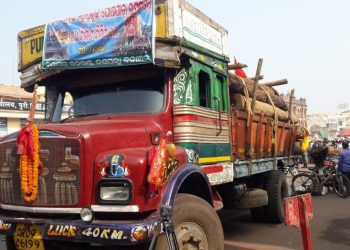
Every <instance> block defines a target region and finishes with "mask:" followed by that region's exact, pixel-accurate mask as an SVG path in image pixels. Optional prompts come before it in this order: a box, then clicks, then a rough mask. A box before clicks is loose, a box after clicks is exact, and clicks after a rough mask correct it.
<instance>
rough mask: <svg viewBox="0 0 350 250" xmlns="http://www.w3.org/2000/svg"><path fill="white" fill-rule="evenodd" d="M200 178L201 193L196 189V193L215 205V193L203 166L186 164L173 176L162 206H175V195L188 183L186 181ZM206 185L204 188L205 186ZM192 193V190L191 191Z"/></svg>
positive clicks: (165, 192)
mask: <svg viewBox="0 0 350 250" xmlns="http://www.w3.org/2000/svg"><path fill="white" fill-rule="evenodd" d="M189 180H200V182H198V183H197V185H198V188H201V195H197V194H196V193H195V190H194V192H193V193H194V194H195V195H197V196H199V197H201V198H203V199H204V200H206V201H207V202H208V203H209V204H210V205H212V206H213V194H212V191H211V185H210V183H209V180H208V177H207V176H206V174H205V173H204V172H203V170H202V168H200V167H199V166H197V165H193V164H185V165H183V166H182V167H181V168H179V170H178V171H177V172H176V173H175V174H174V175H173V176H172V177H171V179H170V180H169V182H168V185H167V186H166V188H165V191H164V195H163V198H162V201H161V203H160V206H162V205H168V206H173V203H174V200H175V196H176V194H177V193H179V191H180V192H181V189H182V188H183V187H184V185H186V181H189ZM203 187H204V188H203ZM189 193H191V192H189Z"/></svg>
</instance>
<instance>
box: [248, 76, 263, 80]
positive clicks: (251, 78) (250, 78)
mask: <svg viewBox="0 0 350 250" xmlns="http://www.w3.org/2000/svg"><path fill="white" fill-rule="evenodd" d="M245 79H249V80H253V81H255V77H248V78H245ZM258 79H259V80H262V79H264V76H263V75H260V76H259V78H258Z"/></svg>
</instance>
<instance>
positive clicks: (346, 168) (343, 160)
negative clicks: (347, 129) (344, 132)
mask: <svg viewBox="0 0 350 250" xmlns="http://www.w3.org/2000/svg"><path fill="white" fill-rule="evenodd" d="M342 147H343V151H341V152H340V155H339V161H338V171H339V172H341V173H343V174H345V175H346V176H347V177H349V178H350V149H349V142H348V141H343V143H342Z"/></svg>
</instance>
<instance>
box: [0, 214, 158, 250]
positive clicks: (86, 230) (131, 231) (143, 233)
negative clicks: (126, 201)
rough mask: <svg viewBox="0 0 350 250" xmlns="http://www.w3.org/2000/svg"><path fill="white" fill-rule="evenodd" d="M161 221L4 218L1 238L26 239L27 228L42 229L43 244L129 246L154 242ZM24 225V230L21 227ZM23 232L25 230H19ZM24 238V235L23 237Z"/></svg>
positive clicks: (1, 222)
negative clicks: (68, 243) (47, 241)
mask: <svg viewBox="0 0 350 250" xmlns="http://www.w3.org/2000/svg"><path fill="white" fill-rule="evenodd" d="M158 223H159V218H148V219H144V220H140V221H92V222H83V221H82V220H44V219H36V218H13V217H5V216H0V234H5V235H16V234H17V236H19V237H21V236H25V234H26V232H23V225H24V228H28V230H31V228H32V227H33V226H35V227H33V228H39V230H38V231H39V232H40V234H41V239H42V240H63V241H75V242H84V243H92V244H101V245H129V244H141V243H145V242H147V241H150V240H151V239H152V237H153V235H154V233H155V229H156V226H157V224H158ZM19 225H20V227H18V226H19ZM18 228H21V230H22V231H21V230H18ZM20 234H23V235H20Z"/></svg>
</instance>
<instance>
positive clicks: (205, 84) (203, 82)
mask: <svg viewBox="0 0 350 250" xmlns="http://www.w3.org/2000/svg"><path fill="white" fill-rule="evenodd" d="M198 83H199V106H201V107H207V108H210V77H209V75H208V74H207V73H206V72H203V71H200V72H199V74H198Z"/></svg>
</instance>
